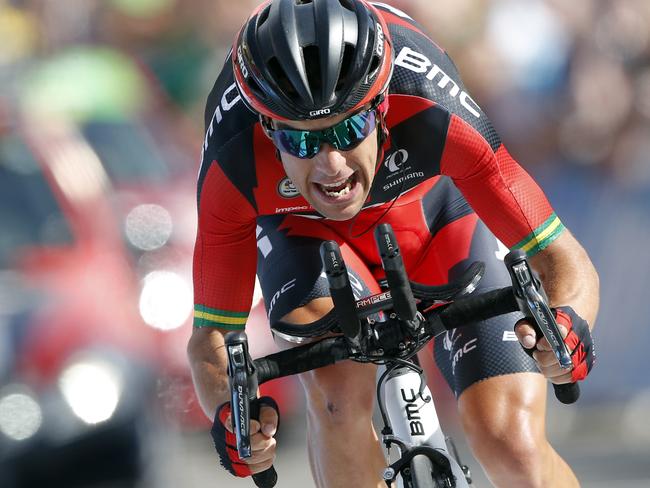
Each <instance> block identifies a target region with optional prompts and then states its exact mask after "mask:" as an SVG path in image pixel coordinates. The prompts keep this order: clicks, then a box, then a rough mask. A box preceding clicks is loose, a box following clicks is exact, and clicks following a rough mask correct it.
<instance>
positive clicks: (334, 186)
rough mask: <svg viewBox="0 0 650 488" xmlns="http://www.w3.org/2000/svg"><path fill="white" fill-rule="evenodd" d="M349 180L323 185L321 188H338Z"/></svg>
mask: <svg viewBox="0 0 650 488" xmlns="http://www.w3.org/2000/svg"><path fill="white" fill-rule="evenodd" d="M348 180H349V178H345V179H344V180H340V181H337V182H335V183H329V184H325V183H321V186H322V187H324V188H336V187H339V186H341V185H342V184H343V183H345V182H346V181H348Z"/></svg>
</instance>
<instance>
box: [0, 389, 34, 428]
mask: <svg viewBox="0 0 650 488" xmlns="http://www.w3.org/2000/svg"><path fill="white" fill-rule="evenodd" d="M12 389H13V388H12V387H5V388H4V389H3V392H0V431H1V432H2V433H3V434H5V435H6V436H7V437H9V438H11V439H13V440H16V441H23V440H25V439H29V438H30V437H32V436H33V435H34V434H35V433H36V432H37V431H38V429H39V428H40V427H41V424H42V422H43V413H42V411H41V407H40V406H39V404H38V402H37V401H36V399H35V398H34V397H33V395H32V394H30V393H28V392H18V391H16V392H13V393H8V391H10V390H12ZM2 393H5V394H4V395H2Z"/></svg>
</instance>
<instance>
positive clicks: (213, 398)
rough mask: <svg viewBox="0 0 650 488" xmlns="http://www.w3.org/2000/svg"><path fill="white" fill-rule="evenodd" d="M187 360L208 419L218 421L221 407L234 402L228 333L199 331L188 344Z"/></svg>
mask: <svg viewBox="0 0 650 488" xmlns="http://www.w3.org/2000/svg"><path fill="white" fill-rule="evenodd" d="M187 356H188V358H189V361H190V368H191V370H192V379H193V381H194V388H195V390H196V394H197V397H198V399H199V404H200V405H201V408H202V409H203V411H204V412H205V414H206V415H207V416H208V418H210V419H214V417H215V414H216V411H217V407H218V406H219V405H221V404H222V403H225V402H227V401H230V387H229V385H228V373H227V366H228V358H227V356H226V348H225V346H224V332H222V331H221V330H220V329H218V328H212V327H201V328H198V327H195V328H194V329H193V330H192V336H191V337H190V340H189V342H188V344H187Z"/></svg>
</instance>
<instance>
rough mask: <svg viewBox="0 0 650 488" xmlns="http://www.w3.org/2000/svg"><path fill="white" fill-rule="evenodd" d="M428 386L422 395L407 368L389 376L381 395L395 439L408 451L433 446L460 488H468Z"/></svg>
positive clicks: (382, 369)
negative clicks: (450, 470)
mask: <svg viewBox="0 0 650 488" xmlns="http://www.w3.org/2000/svg"><path fill="white" fill-rule="evenodd" d="M385 370H386V368H385V366H380V367H379V368H378V372H377V379H378V380H379V377H380V375H381V374H383V373H384V372H385ZM424 386H425V388H424V390H423V392H422V393H421V394H420V393H419V391H420V375H419V374H418V373H417V372H416V371H414V370H412V369H410V368H408V367H406V366H399V367H398V368H396V369H395V370H393V371H391V373H389V375H388V378H387V379H386V380H385V382H384V385H383V388H382V389H381V392H380V394H381V398H382V401H383V403H384V406H385V409H386V415H387V417H388V420H389V423H390V425H389V426H390V427H391V428H392V431H393V437H396V438H397V439H398V440H400V441H401V442H403V443H404V445H405V446H406V447H407V448H409V447H414V446H429V447H432V448H433V449H435V450H437V451H438V452H440V453H442V454H444V455H445V457H447V458H448V459H449V462H450V463H451V468H452V473H453V474H454V476H455V477H456V487H457V488H466V487H468V484H467V481H466V479H465V474H464V473H463V470H462V469H461V467H460V466H459V465H458V463H457V462H456V459H455V457H454V456H452V455H451V453H449V451H448V449H447V443H446V441H445V435H444V434H443V432H442V429H441V427H440V422H439V420H438V414H437V413H436V407H435V405H434V402H433V396H432V395H431V391H430V390H429V387H428V386H426V384H425V385H424ZM397 445H398V446H399V444H397ZM401 455H402V452H400V456H401ZM397 486H398V487H399V488H404V481H403V480H402V477H401V476H399V477H398V478H397Z"/></svg>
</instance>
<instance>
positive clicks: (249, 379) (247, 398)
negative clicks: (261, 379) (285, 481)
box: [224, 331, 278, 488]
mask: <svg viewBox="0 0 650 488" xmlns="http://www.w3.org/2000/svg"><path fill="white" fill-rule="evenodd" d="M224 341H225V345H226V354H227V356H228V380H229V382H230V407H231V413H232V425H233V427H234V429H235V437H236V439H237V452H238V454H239V457H240V458H241V459H247V458H250V457H251V456H252V455H253V451H252V449H251V435H250V424H251V418H254V419H256V420H259V405H256V404H253V405H252V406H251V401H252V400H255V399H256V398H257V387H258V382H257V373H256V371H255V368H254V362H253V360H252V359H251V357H250V354H249V353H248V337H247V336H246V333H245V332H244V331H241V332H228V333H227V334H226V336H225V337H224ZM277 480H278V475H277V473H276V471H275V468H274V467H273V466H271V467H270V468H269V469H267V470H266V471H263V472H261V473H257V474H254V475H253V481H254V482H255V484H256V485H257V486H258V487H260V488H272V487H273V486H275V484H276V483H277Z"/></svg>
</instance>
